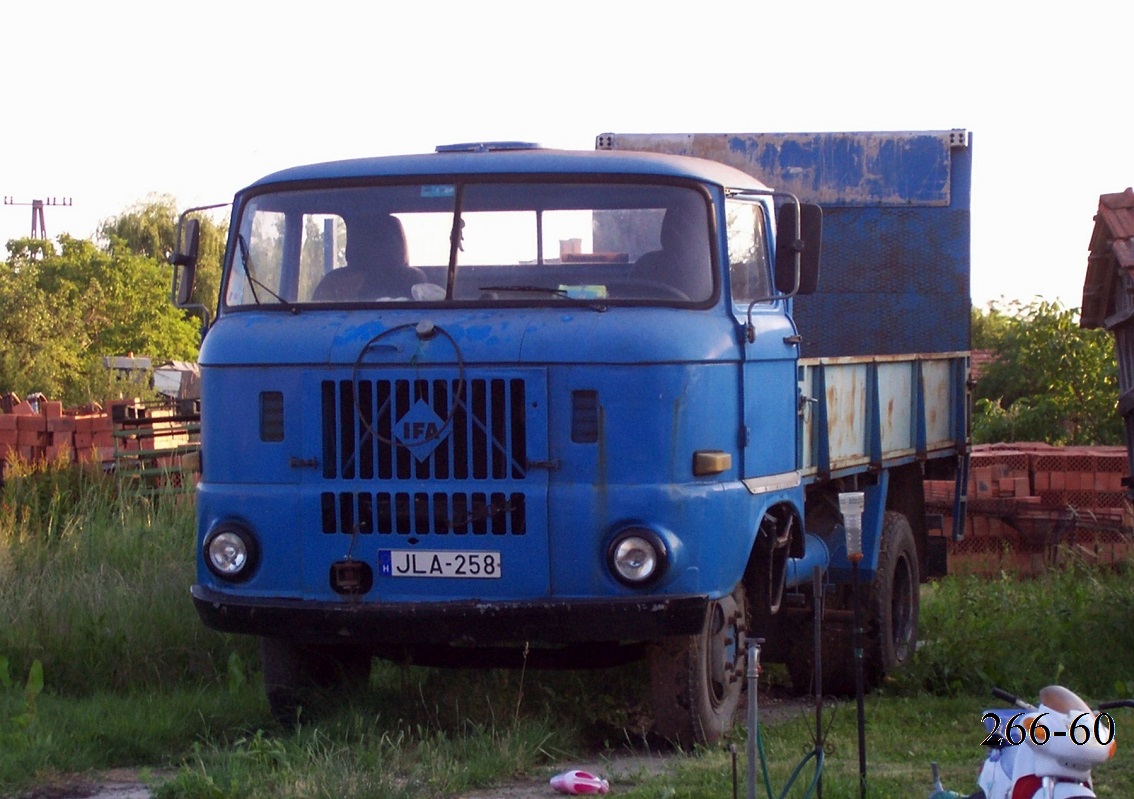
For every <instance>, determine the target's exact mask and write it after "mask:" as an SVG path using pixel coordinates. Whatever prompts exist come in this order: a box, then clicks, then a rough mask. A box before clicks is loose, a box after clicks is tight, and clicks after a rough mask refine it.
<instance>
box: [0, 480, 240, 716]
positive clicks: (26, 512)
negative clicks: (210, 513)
mask: <svg viewBox="0 0 1134 799" xmlns="http://www.w3.org/2000/svg"><path fill="white" fill-rule="evenodd" d="M193 549H194V522H193V508H192V502H191V499H189V498H188V497H185V496H181V497H170V496H167V497H164V498H160V499H156V498H147V497H143V496H140V495H138V494H137V493H136V492H132V491H131V490H129V489H127V488H126V487H125V486H123V485H121V484H120V483H119V481H118V479H117V478H116V477H115V476H114V475H113V474H105V473H103V472H102V471H101V470H100V469H98V468H94V467H82V468H80V467H75V466H68V465H66V464H49V465H47V466H45V467H38V468H35V469H30V468H22V469H17V470H16V471H15V472H14V473H13V474H10V475H9V476H8V479H7V483H6V484H5V486H4V488H3V490H2V491H0V656H3V657H6V658H7V659H8V661H9V663H10V668H11V671H12V672H13V673H14V674H17V675H18V674H24V673H26V672H27V670H28V669H29V668H30V667H31V664H32V663H33V662H35V661H36V660H39V661H40V662H41V663H42V664H43V670H44V675H45V681H46V685H47V686H48V688H49V690H50V691H51V692H54V693H59V694H65V695H71V696H80V695H86V694H90V693H93V692H97V691H123V690H127V689H129V690H145V689H149V688H166V687H173V686H187V685H201V684H208V683H210V682H214V681H216V680H217V679H219V678H220V677H223V676H227V665H228V663H229V659H230V658H231V657H232V653H233V652H236V653H237V657H238V658H240V659H243V660H249V659H253V660H254V658H255V655H254V650H253V649H252V648H251V645H250V643H249V642H248V641H244V640H242V639H237V638H235V637H224V636H218V635H216V634H215V633H212V632H209V631H208V630H206V629H205V628H204V627H203V625H202V624H201V623H200V621H199V619H198V618H197V616H196V613H195V612H194V610H193V607H192V603H191V601H190V599H189V585H190V584H191V583H192V579H193V568H194V563H195V560H194V553H193Z"/></svg>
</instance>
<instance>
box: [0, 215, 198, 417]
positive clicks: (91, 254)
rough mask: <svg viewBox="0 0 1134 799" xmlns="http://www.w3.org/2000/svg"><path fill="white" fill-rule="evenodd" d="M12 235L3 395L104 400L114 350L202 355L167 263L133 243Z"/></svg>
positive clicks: (2, 323)
mask: <svg viewBox="0 0 1134 799" xmlns="http://www.w3.org/2000/svg"><path fill="white" fill-rule="evenodd" d="M57 242H58V244H59V249H58V250H56V248H55V246H54V245H53V244H51V243H50V242H45V241H40V240H34V239H14V240H12V241H10V242H8V253H9V255H8V260H7V261H6V262H5V263H4V264H3V265H0V392H6V391H15V392H16V393H18V394H28V393H30V392H32V391H42V392H43V393H45V394H47V395H48V396H49V397H51V398H52V399H59V400H62V401H63V402H65V403H67V404H81V403H85V402H89V401H91V400H98V401H101V400H105V399H107V398H108V395H107V393H106V391H107V390H108V389H109V387H110V378H109V376H108V373H107V372H106V370H105V369H104V368H103V366H102V358H103V357H104V356H107V355H122V354H126V353H129V352H134V353H137V354H138V355H147V356H150V357H151V358H154V359H156V360H158V361H160V360H168V359H176V360H189V359H192V358H195V357H196V351H197V344H198V334H197V324H196V322H195V321H194V320H192V319H190V318H188V317H187V316H186V315H185V314H184V313H183V312H182V311H180V310H178V309H177V308H174V307H173V306H172V304H171V303H170V302H169V275H170V272H169V267H168V266H166V265H165V264H164V262H163V261H162V260H161V259H158V258H156V257H152V256H145V255H138V254H135V253H133V252H131V251H130V250H129V249H127V248H123V247H120V248H117V249H115V248H111V249H110V250H109V251H107V250H105V249H100V248H99V247H97V246H96V245H95V244H94V243H93V242H91V241H86V240H82V239H75V238H72V237H70V236H66V235H64V236H60V237H59V238H58V239H57Z"/></svg>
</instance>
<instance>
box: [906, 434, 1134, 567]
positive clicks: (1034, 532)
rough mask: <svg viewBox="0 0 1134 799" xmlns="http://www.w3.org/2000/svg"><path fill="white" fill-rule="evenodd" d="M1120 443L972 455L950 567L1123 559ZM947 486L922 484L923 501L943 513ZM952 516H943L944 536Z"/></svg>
mask: <svg viewBox="0 0 1134 799" xmlns="http://www.w3.org/2000/svg"><path fill="white" fill-rule="evenodd" d="M1127 471H1128V469H1127V456H1126V450H1125V449H1124V448H1122V447H1052V446H1050V445H1047V444H1012V445H1005V444H997V445H989V446H983V447H977V448H975V449H974V451H973V453H972V459H971V462H970V467H969V485H968V492H967V499H968V514H967V516H966V518H965V537H964V539H963V540H962V541H950V543H949V562H950V564H949V568H950V571H953V572H975V573H996V572H1000V571H1010V572H1014V573H1023V574H1034V573H1038V572H1039V571H1042V570H1043V569H1044V568H1047V567H1049V566H1051V565H1053V564H1054V563H1056V562H1058V561H1059V560H1060V559H1061V558H1062V559H1066V558H1068V557H1081V558H1086V559H1088V560H1090V561H1092V562H1103V563H1113V562H1119V561H1123V560H1125V559H1126V558H1127V556H1128V554H1130V543H1131V536H1132V532H1134V531H1132V528H1134V518H1132V514H1131V506H1130V502H1129V500H1128V499H1127V496H1126V492H1125V490H1124V485H1123V478H1124V476H1125V475H1126V473H1127ZM953 490H954V488H953V483H952V482H951V481H932V480H931V481H926V484H925V491H926V502H927V504H928V505H929V506H930V507H931V508H932V509H934V510H938V511H941V512H943V513H946V514H949V513H951V512H952V509H953ZM952 527H953V524H952V519H951V518H950V517H949V516H948V515H946V517H945V533H946V535H947V536H950V537H951V534H952Z"/></svg>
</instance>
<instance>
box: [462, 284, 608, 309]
mask: <svg viewBox="0 0 1134 799" xmlns="http://www.w3.org/2000/svg"><path fill="white" fill-rule="evenodd" d="M477 291H514V292H516V293H517V294H519V293H530V294H550V295H552V296H553V297H559V298H560V299H562V300H569V301H571V302H577V303H579V304H580V305H583V306H585V307H587V308H592V309H594V310H596V311H599V312H602V311H605V310H606V306H605V305H603V304H602V303H601V302H595V301H594V300H592V299H588V298H585V297H572V296H571V292H569V291H567V289H561V288H554V289H553V288H551V287H550V286H535V285H528V284H518V285H510V286H477Z"/></svg>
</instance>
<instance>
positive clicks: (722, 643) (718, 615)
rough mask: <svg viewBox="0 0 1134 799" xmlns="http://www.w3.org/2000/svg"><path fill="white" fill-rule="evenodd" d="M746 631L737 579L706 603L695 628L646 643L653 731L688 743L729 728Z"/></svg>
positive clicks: (744, 608)
mask: <svg viewBox="0 0 1134 799" xmlns="http://www.w3.org/2000/svg"><path fill="white" fill-rule="evenodd" d="M747 631H748V597H747V594H746V592H745V589H744V584H743V583H741V584H739V585H738V586H737V587H736V589H735V590H733V592H732V593H731V594H730V595H728V596H726V597H724V598H723V599H721V600H719V601H717V602H713V603H712V604H710V606H709V609H708V612H707V613H706V614H705V626H704V628H703V629H702V631H701V632H700V633H697V634H696V635H687V636H676V637H673V638H665V639H662V640H661V641H659V642H657V643H655V644H653V645H652V646H651V647H650V652H649V664H650V689H651V698H652V703H653V715H654V723H653V732H654V733H655V734H656V735H658V736H659V737H661V738H662V739H664V740H666V741H669V742H671V743H673V744H675V745H677V746H680V747H682V748H685V749H690V748H692V747H693V746H695V745H696V744H704V743H711V742H713V741H716V740H717V739H718V738H720V737H721V736H722V735H724V734H725V733H726V732H728V730H729V729H730V728H731V727H732V724H733V722H734V721H735V718H736V711H737V708H738V707H739V705H740V700H741V696H742V694H743V693H744V679H745V668H746V664H747V661H748V656H747V651H746V634H747Z"/></svg>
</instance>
